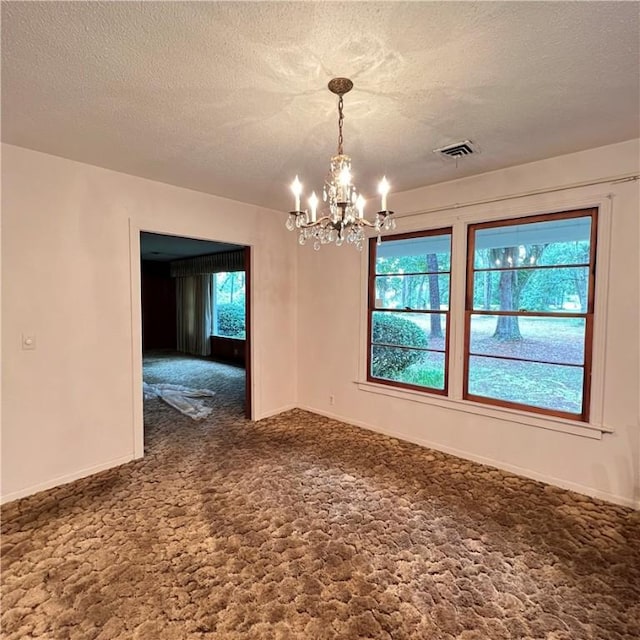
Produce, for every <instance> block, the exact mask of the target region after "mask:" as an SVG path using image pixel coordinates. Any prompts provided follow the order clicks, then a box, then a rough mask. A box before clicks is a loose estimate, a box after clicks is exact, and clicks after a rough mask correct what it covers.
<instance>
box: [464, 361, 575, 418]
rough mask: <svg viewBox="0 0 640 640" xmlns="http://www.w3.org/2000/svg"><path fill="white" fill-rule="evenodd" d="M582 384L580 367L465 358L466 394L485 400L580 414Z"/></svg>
mask: <svg viewBox="0 0 640 640" xmlns="http://www.w3.org/2000/svg"><path fill="white" fill-rule="evenodd" d="M582 383H583V369H582V367H567V366H562V365H556V364H539V363H535V362H514V361H513V360H501V359H499V358H483V357H481V356H470V358H469V393H470V394H472V395H476V396H482V397H485V398H493V399H496V400H505V401H507V402H516V403H519V404H525V405H530V406H533V407H540V408H543V409H551V410H556V411H566V412H568V413H574V414H580V413H582Z"/></svg>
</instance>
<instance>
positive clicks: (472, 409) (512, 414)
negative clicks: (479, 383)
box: [356, 381, 613, 440]
mask: <svg viewBox="0 0 640 640" xmlns="http://www.w3.org/2000/svg"><path fill="white" fill-rule="evenodd" d="M356 385H357V386H358V389H359V390H360V391H365V392H367V393H378V394H380V395H385V396H390V397H392V398H399V399H401V400H409V401H410V402H419V403H420V404H429V405H434V406H437V407H442V408H443V409H448V410H450V411H461V412H462V413H471V414H475V415H480V416H484V417H487V418H494V419H495V420H505V421H507V422H517V423H518V424H524V425H528V426H531V427H538V428H540V429H548V430H551V431H560V432H562V433H569V434H572V435H576V436H582V437H583V438H592V439H594V440H601V439H602V434H603V433H613V429H611V428H609V427H605V426H604V425H596V424H589V423H583V422H576V421H574V420H567V419H565V418H556V417H553V416H547V417H544V418H542V417H540V416H538V415H533V414H530V413H527V412H525V411H518V410H516V409H507V408H502V407H500V408H498V407H491V406H489V405H482V404H477V403H475V402H470V401H468V400H454V399H451V398H445V397H443V396H439V395H435V394H430V393H428V392H424V391H413V390H411V389H398V388H397V387H391V386H386V385H384V384H377V383H375V382H360V381H356Z"/></svg>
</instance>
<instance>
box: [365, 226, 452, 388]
mask: <svg viewBox="0 0 640 640" xmlns="http://www.w3.org/2000/svg"><path fill="white" fill-rule="evenodd" d="M450 271H451V229H441V230H437V231H426V232H422V233H417V234H416V233H414V234H405V235H396V236H388V237H386V238H382V242H381V243H380V244H379V245H376V243H375V241H374V240H372V241H371V243H370V250H369V345H368V353H369V363H368V371H369V375H368V379H369V380H375V381H382V382H384V383H386V384H391V385H394V386H399V387H407V388H417V389H422V390H424V389H428V390H429V391H431V392H435V393H443V394H444V393H446V391H447V344H448V329H449V288H450Z"/></svg>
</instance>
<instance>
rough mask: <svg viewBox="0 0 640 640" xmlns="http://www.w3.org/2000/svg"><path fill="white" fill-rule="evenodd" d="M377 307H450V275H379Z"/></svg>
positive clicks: (377, 280)
mask: <svg viewBox="0 0 640 640" xmlns="http://www.w3.org/2000/svg"><path fill="white" fill-rule="evenodd" d="M375 306H376V309H407V308H410V309H432V310H435V311H439V310H440V309H447V308H448V307H449V276H448V275H444V276H438V275H424V276H378V277H377V278H376V300H375Z"/></svg>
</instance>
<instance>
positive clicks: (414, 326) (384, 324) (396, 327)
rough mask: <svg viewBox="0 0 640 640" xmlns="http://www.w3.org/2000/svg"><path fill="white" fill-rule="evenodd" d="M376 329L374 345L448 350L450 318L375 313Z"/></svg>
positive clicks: (428, 315) (373, 335) (431, 315)
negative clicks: (446, 343) (447, 334)
mask: <svg viewBox="0 0 640 640" xmlns="http://www.w3.org/2000/svg"><path fill="white" fill-rule="evenodd" d="M372 328H373V331H372V336H371V342H372V343H378V344H380V343H382V344H390V345H398V346H405V347H419V348H421V349H437V350H444V347H445V336H446V329H447V316H446V315H445V314H444V313H393V312H387V311H374V312H373V320H372Z"/></svg>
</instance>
